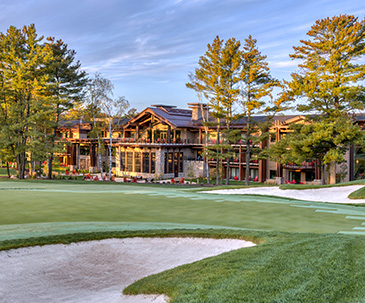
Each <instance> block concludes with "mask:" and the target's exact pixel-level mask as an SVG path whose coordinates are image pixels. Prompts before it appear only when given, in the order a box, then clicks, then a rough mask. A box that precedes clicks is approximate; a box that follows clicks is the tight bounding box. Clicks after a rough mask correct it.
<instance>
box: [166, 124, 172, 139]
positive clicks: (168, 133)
mask: <svg viewBox="0 0 365 303" xmlns="http://www.w3.org/2000/svg"><path fill="white" fill-rule="evenodd" d="M167 143H171V126H170V125H168V126H167Z"/></svg>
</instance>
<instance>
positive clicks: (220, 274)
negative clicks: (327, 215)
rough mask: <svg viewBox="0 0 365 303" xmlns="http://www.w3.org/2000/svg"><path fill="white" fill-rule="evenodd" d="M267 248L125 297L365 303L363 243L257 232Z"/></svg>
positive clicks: (145, 283) (152, 281)
mask: <svg viewBox="0 0 365 303" xmlns="http://www.w3.org/2000/svg"><path fill="white" fill-rule="evenodd" d="M260 235H261V237H262V238H264V239H265V240H266V242H265V243H263V244H261V245H259V246H257V247H253V248H244V249H240V250H237V251H232V252H229V253H225V254H222V255H220V256H217V257H213V258H208V259H205V260H202V261H199V262H195V263H193V264H189V265H184V266H180V267H178V268H175V269H172V270H169V271H166V272H163V273H160V274H157V275H153V276H149V277H147V278H144V279H142V280H140V281H137V282H135V283H134V284H132V285H130V286H129V287H127V288H126V289H125V290H124V293H125V294H140V293H146V294H155V293H158V294H162V293H163V294H167V295H168V296H169V297H170V298H171V299H172V300H171V303H177V302H179V303H180V302H184V303H187V302H189V303H190V302H191V303H192V302H194V303H198V302H217V303H218V302H326V303H327V302H364V301H365V283H363V277H364V275H365V255H364V253H363V252H364V250H365V238H364V237H355V236H344V235H314V234H280V233H271V234H269V233H261V234H260Z"/></svg>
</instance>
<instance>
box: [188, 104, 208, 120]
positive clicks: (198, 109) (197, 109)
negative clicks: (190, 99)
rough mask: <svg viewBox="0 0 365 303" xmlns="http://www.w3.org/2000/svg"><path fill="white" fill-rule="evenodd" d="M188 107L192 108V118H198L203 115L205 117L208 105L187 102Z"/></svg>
mask: <svg viewBox="0 0 365 303" xmlns="http://www.w3.org/2000/svg"><path fill="white" fill-rule="evenodd" d="M188 105H189V108H191V109H192V111H193V112H192V117H191V119H192V120H199V119H201V118H202V116H203V115H204V117H207V113H208V106H207V104H205V103H188Z"/></svg>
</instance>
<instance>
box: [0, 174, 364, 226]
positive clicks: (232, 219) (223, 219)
mask: <svg viewBox="0 0 365 303" xmlns="http://www.w3.org/2000/svg"><path fill="white" fill-rule="evenodd" d="M0 193H1V197H2V199H1V200H0V209H2V210H4V211H1V212H0V231H1V230H2V227H1V226H11V225H14V224H29V223H33V224H38V223H47V222H54V223H57V222H85V223H88V222H89V223H90V224H91V222H111V223H118V222H135V223H137V222H146V223H170V224H187V225H189V224H199V225H208V226H210V227H211V226H221V227H232V228H244V229H259V230H277V231H290V232H315V233H336V232H339V231H352V230H353V228H354V227H358V226H361V221H360V220H353V219H348V218H347V216H364V217H365V209H364V208H360V207H353V206H347V205H334V204H325V205H324V204H323V203H312V202H304V201H297V200H293V199H284V198H278V197H263V196H249V195H244V196H240V195H217V194H209V193H197V192H195V191H193V190H191V188H189V187H183V186H173V185H170V186H168V185H165V186H163V185H161V186H153V185H151V186H146V185H130V184H128V185H127V184H120V183H119V184H115V183H112V184H111V183H109V184H105V183H101V182H100V183H91V182H82V181H72V182H70V181H46V180H45V181H35V180H31V181H8V180H6V181H4V182H0ZM106 224H107V223H106ZM32 228H33V227H32Z"/></svg>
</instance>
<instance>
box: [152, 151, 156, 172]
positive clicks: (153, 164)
mask: <svg viewBox="0 0 365 303" xmlns="http://www.w3.org/2000/svg"><path fill="white" fill-rule="evenodd" d="M155 162H156V154H155V153H154V152H153V153H151V173H152V174H154V173H155Z"/></svg>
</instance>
